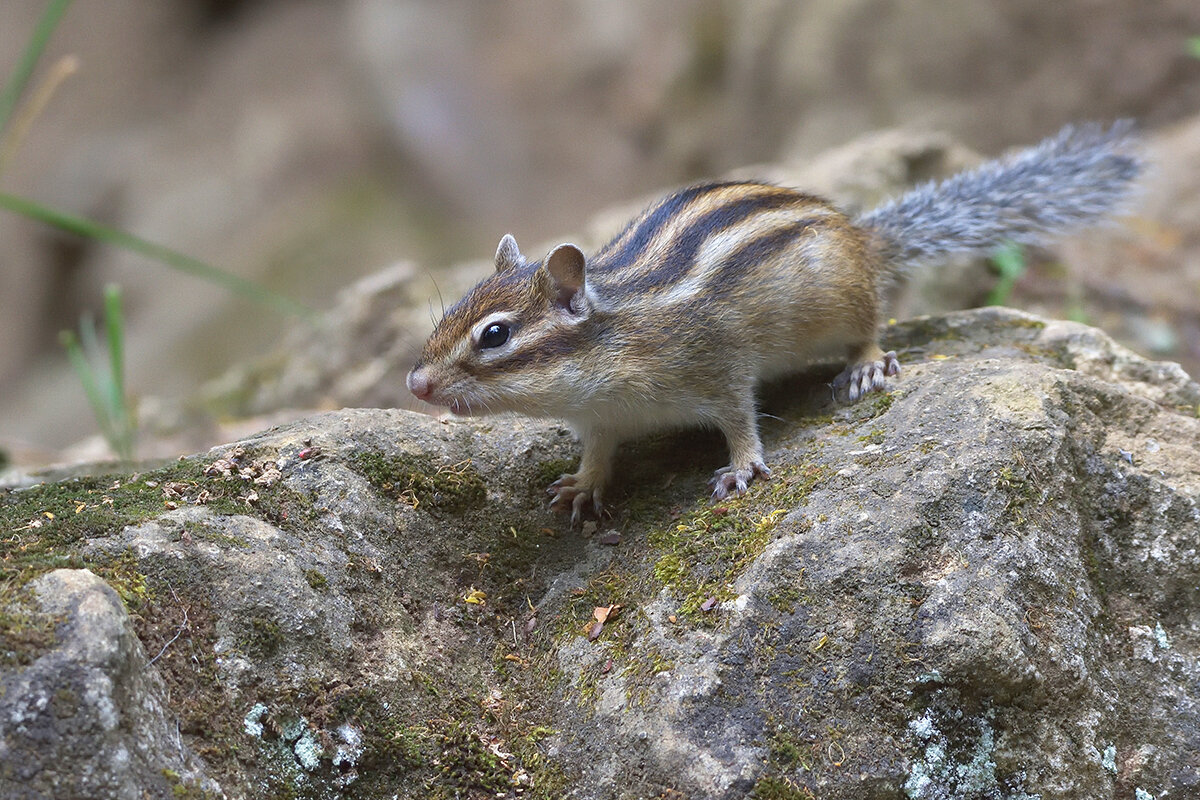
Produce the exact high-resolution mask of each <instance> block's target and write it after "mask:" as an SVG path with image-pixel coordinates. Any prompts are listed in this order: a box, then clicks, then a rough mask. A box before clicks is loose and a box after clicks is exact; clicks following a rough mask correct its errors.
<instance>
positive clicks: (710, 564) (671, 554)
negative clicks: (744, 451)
mask: <svg viewBox="0 0 1200 800" xmlns="http://www.w3.org/2000/svg"><path fill="white" fill-rule="evenodd" d="M826 474H827V469H826V468H824V467H818V466H809V467H800V468H792V469H789V470H780V471H779V472H778V473H777V474H776V475H775V477H773V478H772V479H771V480H770V481H769V482H766V483H764V484H763V485H762V486H761V487H760V488H758V489H757V490H756V491H754V492H749V493H747V494H746V495H743V496H742V497H737V498H731V499H729V500H726V501H723V502H722V503H721V504H720V505H716V506H709V505H705V506H702V507H700V508H698V509H697V510H695V511H693V512H691V513H690V514H687V515H685V516H683V517H681V518H680V520H679V521H678V522H677V523H676V524H675V525H674V526H673V527H666V528H662V529H659V530H656V531H653V532H651V534H650V536H649V542H650V545H651V546H652V547H653V548H655V549H656V550H657V551H658V552H659V555H658V558H657V560H656V562H655V565H654V577H655V579H656V580H657V581H658V582H659V584H661V585H662V586H665V587H667V588H669V589H672V590H673V591H675V592H676V593H677V594H679V595H680V596H681V597H682V603H681V606H680V612H681V613H682V614H684V615H686V616H688V617H690V618H692V619H693V620H698V619H700V618H702V616H703V614H704V612H702V611H701V610H700V608H701V606H702V605H703V604H704V602H705V601H706V600H707V599H709V598H710V597H715V598H716V599H717V600H718V601H720V600H727V599H729V598H731V597H732V596H733V581H734V580H735V579H736V578H737V577H738V576H739V575H740V574H741V573H742V572H743V571H744V570H745V569H746V567H747V566H749V564H750V563H751V562H752V561H753V560H754V559H755V558H757V557H758V556H759V555H760V554H761V553H762V551H763V550H764V549H765V548H766V546H767V543H768V542H769V541H770V540H771V538H772V537H773V535H774V529H775V526H776V525H777V524H778V523H779V521H780V520H781V519H782V518H783V517H784V515H785V514H786V513H787V512H788V511H790V510H791V509H793V508H795V507H796V506H798V505H800V504H802V503H803V502H804V501H805V499H806V498H807V496H808V494H809V493H810V492H811V491H812V490H813V488H814V487H815V486H816V485H817V484H818V483H820V482H821V481H822V480H823V479H824V478H825V476H826ZM764 508H773V509H774V510H770V511H764Z"/></svg>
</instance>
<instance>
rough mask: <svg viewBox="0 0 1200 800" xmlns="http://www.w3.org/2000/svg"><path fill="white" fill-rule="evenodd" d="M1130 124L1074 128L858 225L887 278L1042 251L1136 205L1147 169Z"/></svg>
mask: <svg viewBox="0 0 1200 800" xmlns="http://www.w3.org/2000/svg"><path fill="white" fill-rule="evenodd" d="M1138 151H1139V147H1138V140H1137V137H1136V135H1135V134H1134V132H1133V125H1132V123H1131V122H1129V121H1123V122H1118V123H1116V124H1114V125H1113V126H1112V127H1110V128H1108V129H1107V130H1105V128H1104V127H1103V126H1102V125H1098V124H1091V123H1089V124H1085V125H1080V126H1077V127H1076V126H1067V127H1066V128H1063V129H1062V130H1061V131H1060V132H1059V133H1058V135H1056V136H1054V137H1051V138H1049V139H1046V140H1045V141H1043V142H1041V143H1040V144H1037V145H1035V146H1034V147H1031V148H1029V149H1027V150H1022V151H1020V152H1018V153H1015V154H1013V155H1012V156H1009V157H1006V158H1001V159H997V160H995V161H989V162H987V163H985V164H983V165H982V166H979V167H977V168H975V169H972V170H968V171H966V172H963V173H961V174H958V175H955V176H954V177H952V178H949V179H948V180H945V181H942V182H941V183H928V184H925V185H923V186H918V187H917V188H915V189H913V190H912V191H910V192H908V193H906V194H903V195H901V196H900V197H898V198H896V199H895V200H892V201H890V202H888V203H885V204H884V205H882V206H880V207H879V208H876V209H875V210H873V211H869V212H867V213H866V214H864V215H862V216H861V217H859V218H858V219H857V220H856V222H857V224H858V225H860V226H862V227H864V228H867V229H869V230H871V231H872V232H873V233H874V234H875V236H876V237H877V242H878V246H879V247H880V249H881V251H882V254H883V257H884V260H885V262H886V267H885V269H887V270H888V271H903V270H904V269H905V268H906V267H908V266H912V265H916V264H919V263H921V262H927V261H931V260H933V259H936V258H938V257H941V256H945V255H949V254H951V253H961V252H970V251H980V252H988V251H991V250H994V249H995V248H996V247H997V246H998V245H1000V244H1003V243H1004V242H1008V241H1012V242H1018V243H1021V244H1040V243H1043V242H1046V241H1047V240H1048V239H1050V238H1051V237H1053V236H1055V235H1061V234H1065V233H1068V232H1070V231H1072V230H1074V229H1077V228H1081V227H1084V226H1086V225H1087V224H1089V223H1092V222H1096V221H1097V220H1099V219H1101V218H1102V217H1104V216H1105V215H1107V214H1110V213H1112V212H1113V211H1115V210H1118V209H1119V208H1120V207H1121V205H1122V204H1123V203H1124V201H1126V200H1127V199H1128V198H1129V195H1130V194H1131V193H1132V190H1133V181H1134V179H1136V178H1137V177H1138V175H1139V173H1141V171H1142V168H1143V161H1142V158H1141V156H1140V155H1139V152H1138Z"/></svg>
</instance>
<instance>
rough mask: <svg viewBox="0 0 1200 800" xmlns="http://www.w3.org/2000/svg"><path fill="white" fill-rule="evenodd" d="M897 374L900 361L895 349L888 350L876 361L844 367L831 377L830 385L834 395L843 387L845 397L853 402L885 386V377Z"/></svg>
mask: <svg viewBox="0 0 1200 800" xmlns="http://www.w3.org/2000/svg"><path fill="white" fill-rule="evenodd" d="M899 374H900V361H899V360H898V359H897V358H896V351H895V350H890V351H888V352H886V353H884V354H882V356H880V358H879V360H878V361H866V362H863V363H862V364H854V365H853V366H849V367H846V369H844V370H842V373H841V374H840V375H838V376H837V377H836V378H834V379H833V383H832V384H830V386H832V387H833V393H834V396H835V397H836V396H837V394H838V393H839V392H840V391H841V390H842V389H845V390H846V399H847V400H848V401H849V402H851V403H853V402H854V401H855V400H857V399H859V398H860V397H862V396H863V395H865V394H867V393H868V392H875V391H879V390H880V389H884V388H886V387H887V379H888V378H890V377H893V376H895V375H899Z"/></svg>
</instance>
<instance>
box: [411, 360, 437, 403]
mask: <svg viewBox="0 0 1200 800" xmlns="http://www.w3.org/2000/svg"><path fill="white" fill-rule="evenodd" d="M405 383H407V384H408V390H409V391H410V392H412V393H413V394H414V395H415V396H416V398H417V399H418V400H428V399H429V397H430V395H432V394H433V381H431V380H429V376H428V375H426V374H425V372H424V370H422V369H420V368H417V369H414V370H413V371H412V372H410V373H408V379H407V380H406V381H405Z"/></svg>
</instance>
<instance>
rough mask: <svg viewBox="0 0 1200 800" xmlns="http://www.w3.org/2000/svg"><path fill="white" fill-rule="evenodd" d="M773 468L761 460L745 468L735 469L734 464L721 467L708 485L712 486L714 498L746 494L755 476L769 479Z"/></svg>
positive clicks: (721, 498)
mask: <svg viewBox="0 0 1200 800" xmlns="http://www.w3.org/2000/svg"><path fill="white" fill-rule="evenodd" d="M770 477H771V470H769V469H767V465H766V464H764V463H763V462H761V461H755V462H753V463H751V464H750V466H748V467H745V468H743V469H734V467H733V466H732V465H730V466H728V467H721V469H719V470H717V472H716V474H715V475H713V477H712V480H710V481H709V482H708V485H709V486H711V487H712V496H713V499H714V500H724V499H725V498H726V497H728V496H729V495H731V494H745V493H746V489H747V487H749V485H750V482H751V481H753V480H754V479H755V478H762V479H763V480H768V479H770Z"/></svg>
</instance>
